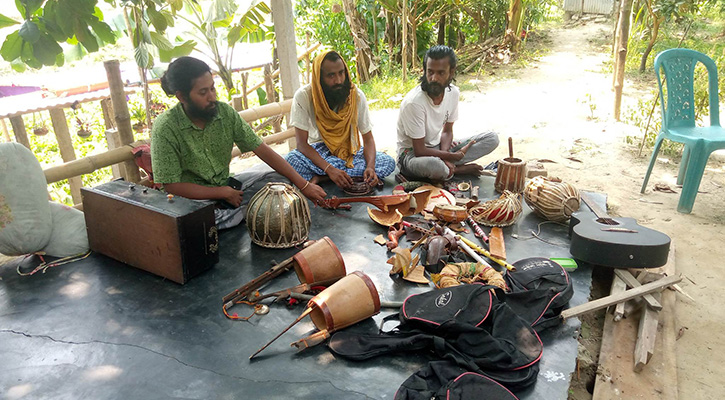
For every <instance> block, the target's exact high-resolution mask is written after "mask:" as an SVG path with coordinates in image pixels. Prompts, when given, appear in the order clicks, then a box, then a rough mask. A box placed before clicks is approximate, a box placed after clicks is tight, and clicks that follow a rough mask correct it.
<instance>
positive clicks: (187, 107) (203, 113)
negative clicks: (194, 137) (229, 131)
mask: <svg viewBox="0 0 725 400" xmlns="http://www.w3.org/2000/svg"><path fill="white" fill-rule="evenodd" d="M212 104H213V105H214V106H213V107H212V105H211V104H210V105H209V106H207V108H201V107H198V106H197V105H196V103H194V102H193V101H190V102H188V103H186V104H184V111H186V115H188V116H189V118H191V119H200V120H203V121H207V122H209V121H211V120H212V119H214V117H216V115H217V113H218V112H219V105H218V102H216V101H215V102H214V103H212Z"/></svg>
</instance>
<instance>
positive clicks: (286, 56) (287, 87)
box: [250, 0, 300, 100]
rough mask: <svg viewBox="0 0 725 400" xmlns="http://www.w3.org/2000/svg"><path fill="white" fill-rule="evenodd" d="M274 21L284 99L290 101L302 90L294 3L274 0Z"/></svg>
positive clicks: (286, 0) (287, 0) (285, 0)
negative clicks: (293, 9)
mask: <svg viewBox="0 0 725 400" xmlns="http://www.w3.org/2000/svg"><path fill="white" fill-rule="evenodd" d="M272 20H273V21H274V34H275V37H276V39H275V42H276V44H277V55H278V56H279V71H280V77H281V81H282V97H283V98H284V99H285V100H288V99H292V97H294V94H295V92H296V91H297V89H299V88H300V70H299V67H298V65H297V46H296V43H297V41H296V39H295V20H294V15H293V12H292V2H291V1H289V0H272ZM254 90H256V89H254ZM250 91H251V89H250Z"/></svg>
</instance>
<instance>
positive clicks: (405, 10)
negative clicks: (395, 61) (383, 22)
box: [400, 0, 425, 82]
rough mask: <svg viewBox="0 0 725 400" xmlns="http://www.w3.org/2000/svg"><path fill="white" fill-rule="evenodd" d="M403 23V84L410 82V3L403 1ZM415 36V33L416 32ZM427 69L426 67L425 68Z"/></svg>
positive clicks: (401, 18)
mask: <svg viewBox="0 0 725 400" xmlns="http://www.w3.org/2000/svg"><path fill="white" fill-rule="evenodd" d="M400 20H401V23H402V24H403V40H402V41H401V42H402V44H403V48H402V50H403V51H402V52H401V55H402V56H403V60H402V61H401V62H400V63H401V66H402V67H403V82H405V81H407V80H408V2H407V0H404V1H403V15H402V16H401V17H400ZM414 34H415V32H414ZM423 68H425V65H424V66H423Z"/></svg>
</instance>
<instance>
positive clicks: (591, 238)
mask: <svg viewBox="0 0 725 400" xmlns="http://www.w3.org/2000/svg"><path fill="white" fill-rule="evenodd" d="M569 235H570V236H571V247H570V248H569V252H570V253H571V255H572V256H573V257H574V258H576V259H579V260H582V261H584V262H587V263H590V264H594V265H602V266H605V267H611V268H657V267H661V266H663V265H665V263H667V255H668V254H669V251H670V237H669V236H667V235H665V234H664V233H662V232H659V231H656V230H654V229H650V228H647V227H644V226H641V225H639V224H637V221H636V220H635V219H634V218H611V217H606V218H600V217H598V216H597V215H596V214H595V213H593V212H591V211H577V212H575V213H574V214H572V216H571V221H570V222H569Z"/></svg>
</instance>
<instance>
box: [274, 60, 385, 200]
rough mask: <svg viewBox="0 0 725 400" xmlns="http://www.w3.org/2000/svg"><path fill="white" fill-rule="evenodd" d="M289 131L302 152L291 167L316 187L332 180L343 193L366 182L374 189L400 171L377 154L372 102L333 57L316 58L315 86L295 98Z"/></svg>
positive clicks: (291, 156)
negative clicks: (326, 178) (360, 179)
mask: <svg viewBox="0 0 725 400" xmlns="http://www.w3.org/2000/svg"><path fill="white" fill-rule="evenodd" d="M290 125H291V126H294V127H295V136H296V138H297V149H296V150H293V151H291V152H290V153H289V154H288V155H287V162H289V163H290V165H292V167H293V168H294V169H295V171H297V172H298V173H299V174H300V175H301V176H302V177H304V178H305V179H308V180H309V181H310V182H311V183H318V182H319V181H320V180H321V179H322V178H323V177H324V176H329V178H330V180H332V181H333V182H334V183H335V184H336V185H337V186H339V187H341V188H343V189H344V188H347V187H349V186H350V185H352V183H353V179H352V177H358V176H361V177H363V178H364V180H365V181H366V182H367V183H368V184H370V185H371V186H374V185H376V184H378V182H380V179H382V178H384V177H386V176H388V175H390V174H391V173H392V172H393V170H394V169H395V160H393V158H392V157H391V156H389V155H387V154H385V153H381V152H376V151H375V139H374V138H373V134H372V123H371V122H370V116H369V114H368V105H367V99H366V98H365V95H364V94H363V92H362V90H360V89H358V88H357V87H355V85H354V84H353V83H352V82H351V81H350V73H349V71H348V68H347V64H345V62H344V61H343V59H342V57H340V55H339V54H338V53H336V52H334V51H327V52H323V53H322V54H320V55H318V56H317V57H316V58H315V61H314V63H313V66H312V78H311V83H310V84H309V85H306V86H304V87H302V88H300V89H299V90H297V92H296V93H295V96H294V100H293V102H292V109H291V111H290ZM361 134H362V143H361V140H360V136H361ZM361 145H362V147H361Z"/></svg>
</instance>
